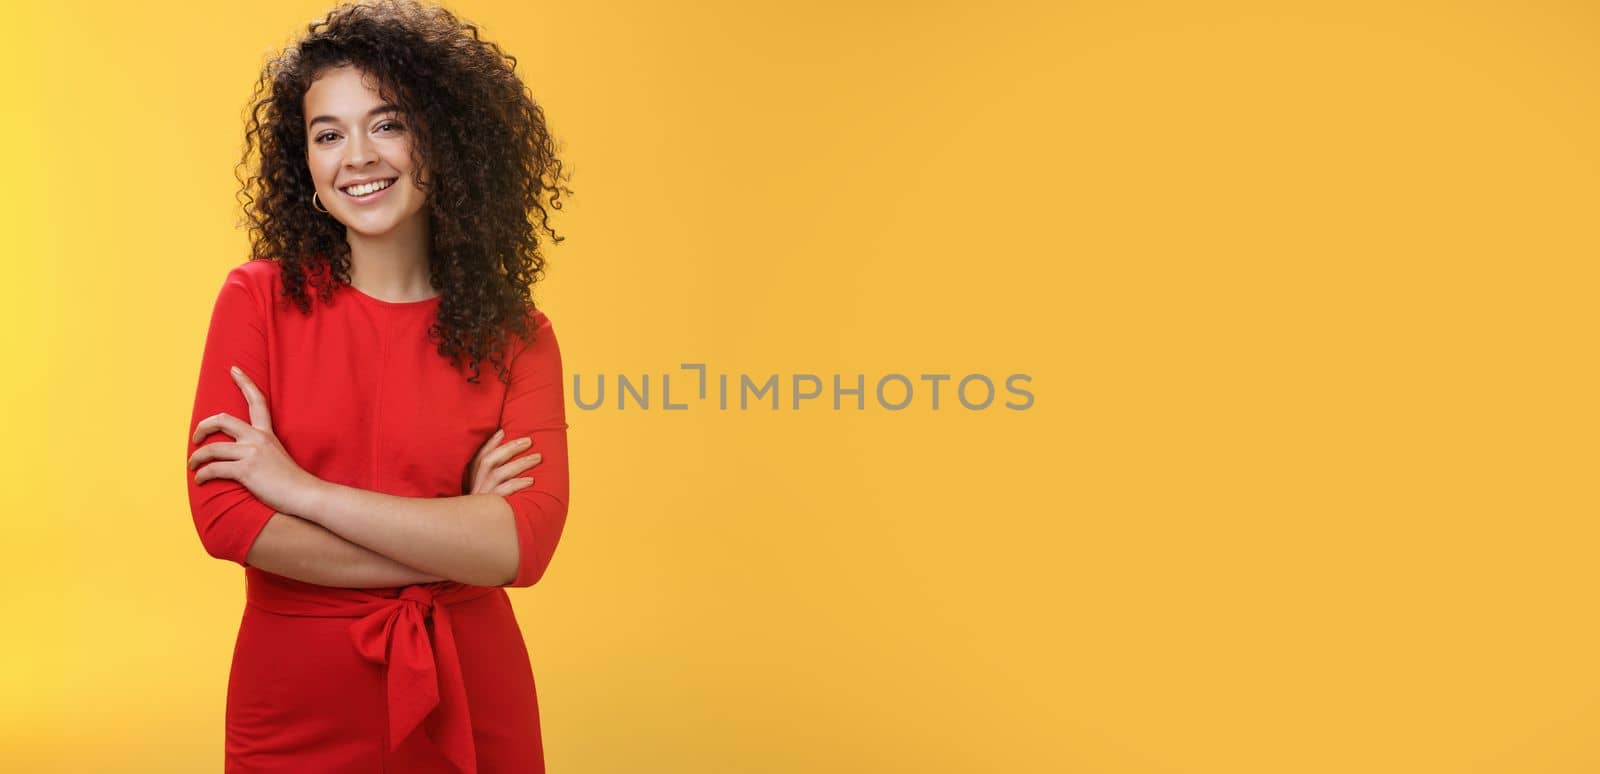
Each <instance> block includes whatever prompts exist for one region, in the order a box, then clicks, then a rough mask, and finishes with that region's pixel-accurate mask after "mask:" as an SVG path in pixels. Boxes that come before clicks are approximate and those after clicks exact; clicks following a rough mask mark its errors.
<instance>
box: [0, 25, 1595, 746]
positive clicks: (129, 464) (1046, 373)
mask: <svg viewBox="0 0 1600 774" xmlns="http://www.w3.org/2000/svg"><path fill="white" fill-rule="evenodd" d="M451 7H452V8H454V9H456V10H458V11H460V12H461V13H463V14H464V15H466V16H467V17H469V18H472V19H474V20H477V21H479V22H482V23H483V24H484V25H485V31H486V34H487V36H488V37H489V38H491V39H493V40H496V41H498V42H500V43H502V44H503V45H504V46H505V47H506V48H507V49H508V50H509V51H510V52H511V53H513V54H515V55H516V56H518V57H519V59H520V61H521V65H520V66H519V71H520V72H521V73H522V74H523V76H524V78H525V79H526V80H527V82H528V84H529V86H530V87H531V89H532V90H533V93H534V94H535V96H536V97H537V99H538V100H539V101H540V102H541V104H542V105H543V106H544V107H545V109H546V111H547V116H548V118H549V120H550V122H551V126H552V128H553V130H554V131H555V133H556V134H557V136H558V138H559V139H560V140H561V141H562V142H563V143H564V148H565V152H566V157H567V159H568V160H569V161H570V163H571V167H572V169H573V171H574V177H573V180H572V187H573V188H574V189H575V191H576V192H577V194H576V196H575V197H574V198H573V199H572V200H571V203H570V207H569V208H568V209H567V210H566V211H565V212H564V213H563V215H562V216H561V217H560V218H559V219H558V220H557V228H558V230H560V231H561V232H562V233H563V234H565V235H566V236H568V237H569V240H568V241H567V242H566V243H565V244H564V245H562V246H560V247H559V248H556V249H554V250H551V251H550V253H549V256H550V260H551V272H550V276H549V282H548V284H547V285H545V286H543V287H541V288H540V290H539V291H538V298H539V299H540V302H541V303H542V304H543V305H544V307H545V308H546V309H547V310H548V311H549V313H550V315H551V318H552V320H553V321H554V322H555V324H556V326H557V328H558V329H559V332H560V336H561V343H562V349H563V353H564V355H565V358H566V368H567V371H568V379H569V386H570V378H571V375H572V374H574V373H578V374H582V375H583V376H584V378H585V379H588V378H591V377H593V376H594V375H596V374H600V373H605V374H608V375H614V374H616V373H627V374H633V375H638V374H642V373H656V374H659V373H662V372H666V371H673V370H675V369H676V368H677V366H678V364H679V363H682V362H705V363H707V364H708V365H709V367H710V368H711V370H712V372H713V373H718V372H724V373H735V374H736V373H749V374H753V375H757V376H762V375H765V374H769V373H778V374H793V373H800V372H806V373H819V374H822V375H824V378H827V376H828V375H831V374H832V373H842V374H845V375H847V377H848V376H853V375H854V374H856V373H863V374H866V375H867V378H868V380H869V385H870V384H871V383H872V381H873V380H875V379H876V378H877V377H878V376H881V375H883V374H887V373H903V374H908V375H911V376H912V378H913V379H915V376H916V374H918V373H936V372H943V373H952V374H955V375H956V376H957V378H959V377H960V376H961V375H964V374H967V373H984V374H987V375H989V376H991V377H992V378H995V379H997V380H999V379H1001V378H1003V377H1004V376H1005V375H1006V374H1010V373H1013V372H1023V373H1028V374H1031V375H1032V377H1033V381H1032V383H1031V385H1030V386H1031V389H1032V391H1033V392H1034V394H1035V403H1034V406H1033V407H1032V408H1031V409H1030V410H1027V411H1010V410H1005V409H1003V408H1000V407H999V406H998V405H997V406H996V407H994V408H991V409H990V410H987V411H983V412H972V411H967V410H965V409H962V408H960V406H959V405H957V404H955V403H954V401H952V400H951V399H950V396H949V394H948V392H947V393H946V394H945V395H944V396H943V399H944V400H943V403H942V408H941V410H939V411H937V412H935V411H932V410H930V409H929V408H928V404H927V403H926V402H925V401H922V400H919V401H918V402H916V403H914V404H913V406H912V407H911V408H909V409H907V410H904V411H899V412H891V411H886V410H883V409H882V408H879V407H877V406H874V405H871V395H870V393H869V396H868V397H869V407H868V409H867V410H866V411H860V412H857V411H848V410H847V411H841V412H837V413H835V412H833V411H831V410H828V408H827V407H825V406H822V405H820V404H822V403H823V402H822V401H817V402H814V403H816V404H819V405H813V406H808V407H807V408H805V409H803V410H801V411H792V410H787V409H785V410H782V411H778V412H773V411H771V410H770V409H762V410H754V409H752V410H750V411H745V412H740V411H737V410H729V411H726V412H720V411H717V410H715V408H714V406H712V405H700V406H696V407H695V408H693V409H691V410H688V411H679V412H667V411H661V410H651V411H618V410H616V409H615V408H614V407H608V408H607V409H603V410H597V411H589V412H584V411H579V410H576V409H575V408H573V407H571V406H570V405H569V423H570V425H571V453H572V455H573V464H572V470H573V481H572V487H573V495H574V496H573V504H572V511H571V515H570V519H569V522H568V526H567V530H566V533H565V536H564V538H563V541H562V545H561V548H560V550H559V551H558V553H557V555H556V559H555V561H554V564H553V565H552V567H551V570H550V572H549V574H548V575H547V576H546V578H545V580H543V581H542V582H541V583H540V584H539V585H537V586H536V587H534V588H532V589H524V590H514V591H513V592H512V598H513V600H515V603H516V607H517V612H518V615H519V617H520V619H521V621H522V624H523V628H524V631H525V634H526V636H527V640H528V643H529V647H530V649H531V651H532V654H533V663H534V672H535V675H536V677H537V680H538V685H539V699H540V703H541V706H542V711H543V721H544V734H545V743H546V745H547V760H548V763H549V766H550V770H551V771H552V772H560V773H562V774H569V773H576V772H645V771H649V772H696V773H698V772H775V773H781V772H812V771H841V772H887V771H896V772H952V773H954V772H1061V771H1070V772H1107V773H1113V772H1115V773H1120V772H1139V773H1141V774H1143V773H1146V772H1149V773H1155V772H1163V773H1165V772H1227V773H1228V774H1240V773H1243V772H1274V773H1276V772H1407V773H1408V774H1409V773H1417V772H1506V773H1508V774H1509V773H1513V772H1516V773H1519V774H1520V773H1523V772H1538V773H1544V772H1550V773H1555V772H1592V771H1596V770H1600V734H1597V733H1596V727H1597V726H1600V657H1597V655H1596V654H1597V653H1600V625H1597V624H1596V618H1597V616H1596V613H1595V610H1594V608H1595V604H1594V598H1595V591H1596V588H1597V581H1600V562H1597V561H1596V559H1595V557H1596V553H1597V551H1596V548H1597V539H1600V527H1597V525H1596V523H1595V519H1596V516H1597V515H1600V508H1597V505H1600V503H1597V499H1600V498H1597V496H1596V495H1597V492H1596V475H1595V469H1596V462H1597V459H1596V457H1597V454H1596V449H1597V441H1596V438H1597V434H1596V431H1597V427H1596V425H1597V422H1596V419H1597V417H1596V411H1595V402H1596V394H1597V391H1596V388H1597V386H1600V385H1597V384H1596V378H1595V377H1596V369H1595V365H1594V361H1595V332H1596V330H1597V328H1596V322H1597V321H1596V312H1595V310H1596V303H1595V291H1596V279H1597V276H1596V275H1597V271H1596V268H1595V263H1594V259H1595V248H1596V229H1595V227H1594V224H1595V222H1596V219H1595V215H1594V213H1595V210H1596V205H1597V203H1600V202H1597V183H1600V166H1597V153H1596V138H1597V137H1600V121H1597V118H1600V114H1597V107H1600V105H1597V101H1596V96H1595V95H1596V88H1595V87H1596V82H1595V74H1596V73H1597V72H1600V53H1597V51H1600V49H1596V47H1595V33H1596V31H1597V22H1600V14H1597V12H1596V10H1595V8H1594V7H1593V6H1591V5H1588V4H1583V3H1558V2H1534V3H1515V4H1513V3H1459V2H1451V3H1444V2H1438V3H1350V2H1328V3H1316V4H1313V3H1288V4H1284V3H1267V2H1261V3H1241V2H1213V3H1203V4H1191V3H1152V2H1101V3H1071V4H1068V3H1043V2H1041V3H1034V4H1024V3H999V4H990V3H959V4H958V3H910V2H906V3H877V4H868V5H861V4H856V3H845V2H807V3H782V4H776V3H775V4H759V5H757V4H750V3H741V2H729V1H720V2H692V3H638V2H630V3H552V2H537V3H527V2H455V3H453V4H451ZM326 8H327V5H325V4H324V3H320V2H271V3H265V2H263V3H205V4H193V5H183V4H173V3H155V4H152V5H144V4H127V3H109V2H107V3H103V4H89V3H76V2H51V3H33V4H9V5H7V7H6V10H5V11H4V12H3V14H4V16H3V18H0V27H3V28H4V29H6V30H7V32H6V33H5V36H6V45H5V46H3V47H0V67H3V72H4V79H5V81H4V100H3V101H0V109H3V110H4V111H5V115H4V116H3V120H0V176H3V179H4V185H3V186H0V197H3V198H0V240H3V241H0V245H3V251H4V258H5V260H4V267H5V276H4V279H3V281H0V310H3V311H0V314H3V315H4V317H3V320H0V331H3V332H0V336H3V337H4V342H5V345H4V346H5V349H4V358H5V377H4V379H3V380H0V383H3V385H4V386H3V390H4V394H3V401H4V403H3V405H4V415H3V420H0V421H3V425H0V437H3V438H4V439H5V440H4V455H5V456H4V459H3V463H4V464H3V468H0V469H3V471H4V476H5V479H4V481H3V482H0V483H3V485H0V498H3V500H0V511H3V513H4V514H5V521H4V529H3V533H0V562H3V568H4V573H5V581H4V583H5V586H6V590H5V592H4V593H0V621H4V624H3V626H4V632H3V634H0V648H3V651H0V653H3V658H0V692H3V694H0V769H3V770H6V771H30V772H32V771H39V772H53V771H60V772H84V771H164V772H180V771H196V772H199V771H216V770H218V769H219V768H220V764H221V757H222V731H223V726H222V712H223V699H224V694H225V690H226V678H227V669H228V663H229V658H230V655H231V648H232V643H233V637H234V634H235V631H236V626H237V623H238V616H239V613H240V611H241V606H242V593H243V580H242V572H241V571H240V569H239V568H238V567H237V566H234V565H231V564H227V563H223V562H219V561H216V560H213V559H211V558H210V557H208V556H207V555H206V554H205V553H204V552H203V550H202V549H201V546H200V544H199V540H198V538H196V536H195V534H194V531H193V526H192V524H191V522H190V516H189V513H188V506H187V502H186V499H185V495H184V490H183V488H182V484H181V479H180V478H179V476H180V465H181V462H182V459H181V456H180V453H179V448H180V441H181V440H183V438H184V435H185V433H186V429H185V425H186V424H187V421H188V418H189V412H190V409H191V404H192V400H193V396H194V386H195V381H196V376H197V370H196V369H197V368H198V362H199V356H200V351H201V347H202V344H203V342H204V337H205V331H206V326H207V321H208V318H209V313H210V309H211V304H212V302H213V301H214V299H215V296H216V292H217V290H218V288H219V287H220V284H221V281H222V278H223V276H224V275H225V274H226V272H227V270H228V269H230V268H231V267H233V266H235V265H237V264H239V263H240V262H242V261H243V260H244V258H245V255H246V252H245V251H246V241H245V235H244V232H243V231H242V230H237V229H235V227H234V223H235V220H236V218H237V209H236V205H235V202H234V198H233V192H234V189H235V187H236V186H235V184H234V181H233V178H232V171H233V164H234V162H235V161H236V160H237V153H238V152H239V148H240V143H241V140H242V121H241V110H242V109H243V106H244V104H245V101H246V99H247V98H248V96H249V88H250V87H251V85H252V84H253V82H254V79H255V77H256V74H257V73H258V71H259V68H260V66H261V63H262V57H263V56H264V55H265V54H266V53H267V52H268V51H269V50H272V49H274V48H276V47H278V46H281V45H283V44H284V43H286V42H287V41H288V40H289V39H290V37H291V36H293V35H295V34H297V33H298V32H299V31H300V30H301V29H302V28H303V25H304V24H305V22H307V21H309V20H310V19H312V18H314V17H316V16H317V15H319V14H320V13H321V12H322V11H324V10H326ZM608 378H613V377H609V376H608ZM674 387H675V391H676V387H677V385H676V384H675V385H674ZM947 387H948V385H947ZM675 398H676V396H675ZM569 402H570V396H569Z"/></svg>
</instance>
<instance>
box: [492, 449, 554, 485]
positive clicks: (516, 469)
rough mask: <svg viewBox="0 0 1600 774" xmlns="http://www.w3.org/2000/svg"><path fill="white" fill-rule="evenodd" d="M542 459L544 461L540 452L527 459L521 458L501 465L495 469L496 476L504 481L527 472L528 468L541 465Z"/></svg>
mask: <svg viewBox="0 0 1600 774" xmlns="http://www.w3.org/2000/svg"><path fill="white" fill-rule="evenodd" d="M542 459H544V457H543V455H541V454H539V453H538V452H534V453H533V454H530V455H528V456H526V457H519V458H517V459H514V460H512V461H510V462H507V463H506V464H504V465H501V466H500V467H498V468H495V470H494V475H495V476H497V477H499V478H502V479H505V478H510V477H512V476H515V475H516V474H518V473H521V472H522V471H524V470H527V469H528V468H531V467H533V466H534V465H537V464H539V462H540V460H542Z"/></svg>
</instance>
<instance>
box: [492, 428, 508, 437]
mask: <svg viewBox="0 0 1600 774" xmlns="http://www.w3.org/2000/svg"><path fill="white" fill-rule="evenodd" d="M505 434H506V431H505V429H504V428H502V429H499V430H496V431H494V437H495V438H499V437H500V436H502V435H505Z"/></svg>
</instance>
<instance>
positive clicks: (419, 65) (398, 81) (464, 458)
mask: <svg viewBox="0 0 1600 774" xmlns="http://www.w3.org/2000/svg"><path fill="white" fill-rule="evenodd" d="M514 67H515V60H514V59H513V58H511V57H509V56H507V55H505V54H503V53H502V52H501V50H500V48H499V47H498V46H496V45H495V44H493V43H488V42H484V41H481V40H480V39H479V37H478V31H477V29H476V28H475V27H474V26H473V25H471V24H468V23H465V22H463V21H461V20H459V19H458V18H457V17H455V16H454V15H452V14H451V13H449V12H448V11H445V10H443V9H439V8H424V7H422V6H420V5H417V4H415V3H411V2H378V3H370V4H359V5H346V6H341V7H339V8H337V9H335V10H334V11H332V12H331V13H330V14H329V15H328V16H327V17H326V18H325V19H321V20H318V21H316V22H313V23H312V24H311V25H310V26H309V29H308V32H307V34H306V35H305V36H304V37H303V38H302V39H301V40H299V41H298V42H297V43H295V44H294V45H292V46H290V47H289V48H288V49H287V50H285V51H284V52H282V54H281V55H279V56H277V57H276V58H274V59H273V60H272V61H271V62H269V63H268V65H267V67H266V70H265V72H264V73H263V74H262V76H261V79H260V81H259V82H258V83H257V86H256V94H255V98H254V101H253V106H252V110H251V111H250V115H249V121H248V124H247V127H246V138H247V139H246V143H245V160H244V161H243V162H241V166H246V165H247V164H248V163H249V162H250V160H251V158H252V152H253V151H259V168H258V169H255V170H253V174H250V175H247V176H245V177H243V178H242V180H243V184H244V191H243V193H244V198H245V200H246V214H247V218H248V221H249V224H250V236H251V243H252V255H251V259H250V260H248V261H246V262H245V263H244V264H242V265H240V266H238V267H236V268H234V269H233V270H232V271H231V272H230V273H229V275H228V277H227V279H226V281H225V282H224V283H223V287H222V289H221V292H220V293H219V294H218V297H217V301H216V305H215V308H214V310H213V313H212V319H211V327H210V331H209V333H208V334H207V338H206V348H205V354H204V356H203V358H202V362H201V369H200V377H199V385H198V387H197V390H196V394H195V404H194V414H193V417H192V419H191V422H190V427H191V429H192V433H191V436H190V439H189V446H188V450H189V455H190V460H189V470H190V476H189V483H188V486H189V502H190V509H191V511H192V514H193V516H194V523H195V528H196V530H197V532H198V533H199V536H200V539H201V542H202V544H203V545H204V546H205V548H206V551H207V552H208V553H210V554H211V555H212V556H214V557H217V558H219V559H227V560H229V561H233V562H237V563H239V564H241V565H243V566H244V568H245V581H246V595H245V596H246V605H245V609H244V613H243V617H242V620H241V622H240V627H239V634H238V639H237V641H236V643H235V648H234V655H233V666H232V670H231V673H230V676H229V682H228V699H227V722H226V730H227V733H226V745H225V747H226V770H228V771H230V772H235V771H236V772H246V771H249V772H258V771H259V772H276V771H284V772H290V771H292V772H308V771H362V772H364V771H427V772H433V771H439V772H449V771H460V772H501V771H516V772H530V771H543V770H544V760H543V747H542V744H541V739H540V732H539V717H538V705H537V700H536V697H535V691H534V681H533V674H532V671H531V668H530V665H529V659H528V652H527V649H526V647H525V645H524V642H523V640H522V635H521V630H520V629H519V627H518V624H517V621H516V618H515V617H514V615H513V613H512V609H511V606H510V603H509V601H508V599H507V597H506V592H505V591H504V589H503V587H505V586H517V587H523V586H530V585H532V584H534V583H535V582H537V581H538V580H539V579H540V577H541V576H542V575H543V574H544V572H545V569H546V567H547V566H548V565H549V562H550V559H551V556H552V554H553V553H554V551H555V547H556V543H557V541H558V540H559V539H560V536H561V531H562V527H563V525H564V524H565V521H566V513H567V500H568V483H567V473H568V470H567V444H566V431H567V423H566V418H565V409H564V396H563V391H562V369H561V355H560V351H559V349H558V348H557V346H556V339H555V332H554V330H553V328H552V327H551V324H550V320H549V318H548V317H547V316H546V315H545V314H544V313H543V311H541V310H537V309H535V308H534V305H533V302H532V298H531V295H530V286H531V285H532V283H534V282H535V281H537V280H538V279H539V278H540V277H541V276H542V273H543V266H544V260H543V258H542V256H540V254H539V251H538V248H539V242H540V239H539V235H538V233H537V229H539V228H542V229H543V230H544V231H545V232H547V233H549V235H550V237H551V238H552V239H553V240H554V241H556V242H559V241H560V240H561V238H560V237H559V236H557V235H556V234H555V232H554V231H553V230H551V229H550V227H549V222H548V221H549V214H550V210H552V209H560V207H561V204H560V196H561V194H562V193H567V194H570V193H571V191H570V190H568V189H566V188H565V187H563V185H562V183H563V180H564V178H563V175H562V165H561V162H560V161H559V160H558V159H557V157H556V154H555V147H554V143H553V141H552V140H551V137H550V134H549V132H548V130H547V128H546V126H545V121H544V115H543V112H542V110H541V109H540V108H539V107H538V105H537V104H535V103H534V102H533V100H532V99H531V97H529V96H528V94H527V92H526V89H525V87H524V86H523V84H522V83H521V81H520V80H519V79H518V77H517V75H516V74H515V72H514ZM535 213H536V214H537V217H533V214H535ZM484 361H487V365H489V366H491V367H492V368H493V369H494V371H495V375H496V376H497V378H495V379H482V378H479V377H480V365H481V364H483V363H484ZM523 474H527V475H523Z"/></svg>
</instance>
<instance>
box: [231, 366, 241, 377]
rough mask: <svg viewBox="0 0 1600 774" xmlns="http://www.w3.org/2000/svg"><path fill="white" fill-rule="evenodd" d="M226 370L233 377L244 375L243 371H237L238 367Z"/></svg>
mask: <svg viewBox="0 0 1600 774" xmlns="http://www.w3.org/2000/svg"><path fill="white" fill-rule="evenodd" d="M228 370H229V371H232V372H233V375H234V376H238V375H240V374H242V373H244V372H243V371H240V370H239V367H238V366H234V367H232V368H229V369H228Z"/></svg>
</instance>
